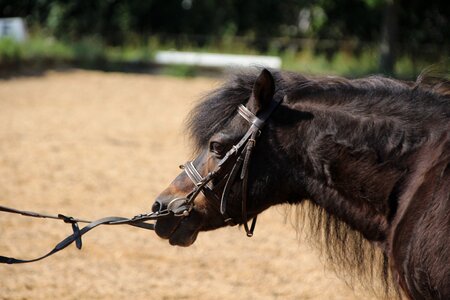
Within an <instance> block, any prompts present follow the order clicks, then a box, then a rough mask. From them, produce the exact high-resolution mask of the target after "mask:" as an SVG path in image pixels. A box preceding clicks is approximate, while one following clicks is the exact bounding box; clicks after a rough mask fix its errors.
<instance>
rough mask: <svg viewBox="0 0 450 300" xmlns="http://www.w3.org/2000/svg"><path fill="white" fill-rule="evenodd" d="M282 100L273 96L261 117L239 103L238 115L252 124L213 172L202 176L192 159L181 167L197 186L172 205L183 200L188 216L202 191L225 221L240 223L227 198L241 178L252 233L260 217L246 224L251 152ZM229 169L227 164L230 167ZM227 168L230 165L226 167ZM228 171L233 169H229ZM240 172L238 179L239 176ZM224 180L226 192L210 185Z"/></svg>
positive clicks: (247, 229)
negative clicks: (229, 208) (228, 208)
mask: <svg viewBox="0 0 450 300" xmlns="http://www.w3.org/2000/svg"><path fill="white" fill-rule="evenodd" d="M281 101H282V99H279V100H275V99H272V101H271V102H270V105H269V107H268V108H266V109H265V110H264V111H262V112H261V113H260V114H259V116H256V115H255V114H253V113H252V112H251V111H250V110H249V109H248V108H247V107H245V106H244V105H242V104H241V105H239V107H238V114H239V115H240V116H241V117H242V118H244V119H245V120H246V121H247V122H248V123H250V128H249V129H248V130H247V132H246V133H245V135H244V136H243V137H242V138H241V140H240V141H239V142H238V143H237V144H235V145H233V147H232V148H231V150H229V151H228V152H227V153H226V154H225V156H224V157H223V158H222V159H221V160H220V161H219V163H218V164H217V166H216V168H215V169H214V171H212V172H209V173H208V174H207V175H206V176H204V177H203V176H202V175H201V174H200V172H199V171H198V170H197V169H196V167H195V166H194V164H193V161H188V162H187V163H185V164H184V165H181V166H180V168H181V169H183V171H184V172H185V173H186V175H187V176H188V177H189V179H190V180H191V181H192V182H193V183H194V189H193V190H192V191H191V192H190V193H189V194H188V195H187V196H186V198H176V199H174V200H172V202H171V203H169V205H171V204H173V203H175V202H178V201H180V202H181V206H179V207H184V211H183V213H182V214H183V215H185V216H187V215H189V212H190V211H191V210H192V208H193V206H194V200H195V198H196V197H197V196H198V195H199V194H200V192H202V193H203V195H204V196H205V198H206V199H207V200H208V202H209V203H210V204H211V206H212V207H214V208H216V209H217V210H218V211H219V212H220V214H221V215H222V216H223V218H224V222H225V223H226V224H228V225H230V226H233V225H236V224H237V222H236V221H235V220H234V219H233V218H232V217H230V215H229V214H228V213H227V201H228V197H229V194H230V191H231V188H232V186H233V184H234V183H235V182H236V181H237V180H240V181H241V192H242V202H241V218H242V221H243V223H244V228H245V232H246V234H247V236H249V237H251V236H253V231H254V229H255V225H256V219H257V217H256V216H255V217H253V219H252V224H251V225H250V227H249V226H248V224H247V218H248V216H247V199H248V167H249V163H250V159H251V155H252V151H253V148H254V147H255V144H256V139H257V138H258V136H259V135H260V133H261V130H262V128H263V126H264V124H265V123H266V121H267V120H268V118H269V117H270V116H271V114H272V113H273V111H274V110H275V109H276V108H277V107H278V105H280V103H281ZM231 165H232V167H231V168H229V167H228V166H231ZM227 167H228V168H227ZM226 170H230V171H228V172H226ZM238 175H239V178H238V177H237V176H238ZM212 180H216V182H223V181H224V182H225V185H224V188H223V191H222V193H221V194H219V193H218V192H217V191H216V190H215V189H214V187H213V186H212V185H211V181H212Z"/></svg>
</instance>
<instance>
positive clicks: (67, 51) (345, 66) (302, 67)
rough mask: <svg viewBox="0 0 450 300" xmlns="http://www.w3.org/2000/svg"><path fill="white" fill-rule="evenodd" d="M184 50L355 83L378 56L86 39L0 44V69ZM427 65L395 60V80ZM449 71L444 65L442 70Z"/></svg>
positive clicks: (178, 71)
mask: <svg viewBox="0 0 450 300" xmlns="http://www.w3.org/2000/svg"><path fill="white" fill-rule="evenodd" d="M180 43H181V44H182V45H183V49H182V50H183V51H196V52H214V53H234V54H255V55H259V54H260V55H278V56H280V57H281V59H282V62H283V64H282V69H284V70H290V71H296V72H301V73H308V74H332V75H344V76H350V77H357V76H362V75H367V74H373V73H377V72H378V51H377V49H376V48H375V49H374V48H370V47H366V48H364V49H362V50H361V51H359V53H358V54H357V55H356V54H355V53H352V52H350V51H348V50H347V51H345V50H340V51H338V52H337V53H336V54H335V55H333V56H332V57H328V58H327V57H325V55H324V54H318V53H315V52H314V51H313V50H312V49H311V48H304V49H302V50H301V51H296V50H295V49H289V48H288V49H286V50H280V49H279V48H278V47H276V46H274V47H269V50H268V52H267V53H260V52H258V51H256V50H255V49H250V48H249V47H248V46H247V45H246V44H245V43H244V42H242V41H240V40H239V39H232V38H229V37H224V38H222V39H220V40H215V41H211V42H210V43H207V44H206V46H204V47H201V48H198V47H195V46H193V45H192V44H190V42H189V41H188V40H186V41H177V42H175V41H171V42H165V43H162V42H161V41H160V39H158V38H157V37H151V38H149V39H148V40H147V41H145V42H142V43H138V44H134V45H126V46H122V47H111V46H106V45H105V44H104V43H103V42H102V41H101V40H100V39H99V38H95V37H85V38H83V39H81V40H79V41H77V42H63V41H58V40H55V39H53V38H51V37H45V36H43V35H41V34H40V35H34V36H32V37H31V38H29V39H28V40H27V41H26V42H24V43H17V42H15V41H13V40H11V39H8V38H4V39H0V67H1V66H17V65H22V66H38V67H39V66H41V67H46V66H58V65H61V64H68V65H75V66H79V67H85V68H94V69H95V68H101V67H103V68H105V69H108V68H109V69H114V66H118V65H120V64H124V63H125V64H126V63H144V64H145V63H151V62H152V61H153V57H154V54H155V53H156V51H158V50H169V49H177V47H176V45H177V44H180ZM430 64H431V63H430V62H428V61H426V60H418V59H416V60H413V59H412V58H411V57H409V56H402V57H400V58H398V59H397V63H396V66H395V73H396V76H397V77H402V78H413V77H414V76H416V75H417V74H418V73H419V72H420V71H421V70H422V69H423V68H425V67H426V66H428V65H430ZM447 65H448V64H447ZM161 72H162V73H163V74H167V75H172V76H181V77H190V76H196V75H197V74H199V72H198V68H196V67H192V66H183V65H174V66H167V67H164V68H162V71H161Z"/></svg>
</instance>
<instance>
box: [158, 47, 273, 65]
mask: <svg viewBox="0 0 450 300" xmlns="http://www.w3.org/2000/svg"><path fill="white" fill-rule="evenodd" d="M155 62H156V63H159V64H178V65H192V66H200V67H218V68H226V67H254V66H258V67H268V68H274V69H279V68H280V67H281V59H280V58H279V57H277V56H259V55H236V54H216V53H198V52H180V51H159V52H157V53H156V56H155Z"/></svg>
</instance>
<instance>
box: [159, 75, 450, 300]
mask: <svg viewBox="0 0 450 300" xmlns="http://www.w3.org/2000/svg"><path fill="white" fill-rule="evenodd" d="M187 128H188V130H189V136H190V138H191V140H192V141H193V144H194V152H195V154H196V158H195V159H194V160H192V161H189V162H188V163H186V164H184V165H182V166H181V168H182V171H181V173H180V174H179V175H178V176H177V177H176V178H175V179H174V180H173V182H172V183H170V185H169V186H168V187H167V188H166V189H165V190H164V191H163V192H162V193H161V194H160V195H159V196H158V197H157V198H156V200H155V202H154V203H153V206H152V211H153V212H158V211H165V210H166V211H167V209H168V208H170V210H171V211H177V212H178V213H176V214H171V215H169V216H167V217H165V218H161V219H158V220H157V222H156V224H155V231H156V233H157V235H158V236H159V237H161V238H163V239H167V240H168V241H169V243H170V244H171V245H178V246H189V245H191V244H193V243H194V242H195V240H196V239H197V237H198V234H199V232H200V231H208V230H214V229H217V228H220V227H224V226H229V225H231V226H233V225H243V226H244V227H245V230H246V232H247V235H248V236H251V235H252V234H253V230H254V227H255V224H256V218H257V215H258V214H260V213H261V212H262V211H264V210H266V209H268V208H269V207H271V206H274V205H279V204H290V205H291V206H292V207H298V206H301V207H303V206H305V207H304V209H307V210H308V211H307V212H306V214H307V215H308V216H309V217H310V220H309V223H310V227H311V229H312V233H311V234H312V235H313V236H316V237H317V238H318V239H321V243H325V248H326V249H327V251H328V253H329V256H331V257H332V258H333V259H334V260H335V261H337V265H339V262H340V263H341V264H342V265H344V267H345V268H348V267H354V268H356V269H357V270H358V272H366V271H367V270H369V271H370V272H372V270H373V269H377V270H378V269H379V270H380V273H381V276H382V277H383V278H384V281H386V282H387V283H386V284H389V282H390V283H392V284H393V285H394V286H395V288H396V290H397V292H398V293H397V295H399V296H401V295H403V296H406V297H407V298H410V299H450V249H449V246H450V193H449V191H450V151H449V149H450V82H449V81H448V80H446V79H445V78H441V79H439V78H438V79H436V78H433V77H431V76H427V75H426V74H425V75H419V77H418V78H417V80H416V81H415V82H412V81H400V80H396V79H391V78H386V77H383V76H370V77H367V78H360V79H345V78H341V77H333V76H325V77H308V76H304V75H300V74H296V73H291V72H284V71H276V70H267V69H262V70H261V69H258V70H257V72H254V71H251V72H241V73H238V74H235V75H234V76H231V78H229V79H228V80H227V81H226V82H225V83H224V84H223V85H222V86H221V87H219V88H217V89H216V90H214V91H212V92H210V93H209V94H208V95H206V96H205V97H204V98H203V99H202V101H201V102H199V103H198V104H197V106H195V107H194V109H193V110H192V112H191V114H190V115H189V118H188V120H187ZM299 219H300V220H301V218H299ZM250 220H253V221H252V223H251V225H250V226H249V225H248V224H247V222H249V221H250ZM367 249H369V250H367ZM372 250H373V251H372ZM374 253H380V256H381V260H380V261H381V266H380V268H377V267H375V266H374V260H375V257H377V256H376V255H374Z"/></svg>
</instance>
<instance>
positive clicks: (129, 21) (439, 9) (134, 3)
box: [0, 0, 450, 78]
mask: <svg viewBox="0 0 450 300" xmlns="http://www.w3.org/2000/svg"><path fill="white" fill-rule="evenodd" d="M0 17H1V18H9V17H20V18H23V21H24V24H25V27H26V29H27V37H26V38H23V39H14V38H3V39H1V40H0V68H3V69H5V68H17V67H18V66H20V67H23V66H24V65H25V66H26V67H27V68H31V67H35V68H36V67H37V68H42V67H46V68H48V67H60V66H63V65H66V66H67V65H69V66H77V67H83V68H92V69H102V70H116V71H127V70H128V71H141V72H146V71H152V70H153V71H155V70H157V67H158V64H157V63H156V62H155V55H156V54H157V52H158V51H161V50H178V51H194V52H213V53H231V54H258V55H272V56H278V57H280V58H281V61H282V66H281V67H282V69H285V70H293V71H300V72H304V73H318V74H330V73H331V74H339V75H346V76H351V77H354V76H360V75H364V74H369V73H384V74H388V75H395V76H397V77H402V78H412V77H414V76H415V75H416V74H417V73H419V72H420V71H421V70H422V69H423V68H424V67H426V66H429V65H431V64H448V57H449V55H450V21H449V20H450V3H449V1H447V0H432V1H423V0H287V1H276V0H248V1H239V0H224V1H219V0H177V1H166V0H149V1H140V0H128V1H124V0H2V1H0ZM0 25H1V24H0ZM7 31H8V28H7V26H3V28H1V27H0V33H1V32H3V35H6V33H7ZM158 70H159V71H162V72H163V73H169V74H174V75H182V76H183V75H195V74H197V73H198V67H197V66H192V65H190V66H186V65H185V66H180V65H178V66H169V67H167V66H166V67H164V68H162V69H161V68H159V69H158Z"/></svg>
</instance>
